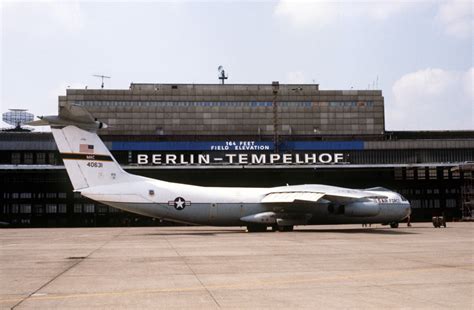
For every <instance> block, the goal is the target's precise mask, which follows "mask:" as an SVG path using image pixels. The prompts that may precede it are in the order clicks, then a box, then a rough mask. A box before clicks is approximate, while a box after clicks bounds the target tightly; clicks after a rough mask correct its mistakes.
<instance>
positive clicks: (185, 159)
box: [137, 153, 345, 165]
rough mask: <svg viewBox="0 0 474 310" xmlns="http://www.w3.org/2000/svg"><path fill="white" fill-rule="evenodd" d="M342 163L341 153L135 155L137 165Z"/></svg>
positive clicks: (342, 156)
mask: <svg viewBox="0 0 474 310" xmlns="http://www.w3.org/2000/svg"><path fill="white" fill-rule="evenodd" d="M344 162H345V159H344V154H343V153H303V154H301V153H298V154H268V153H265V154H247V153H225V154H212V155H211V154H168V153H167V154H137V164H138V165H218V164H221V165H317V164H340V163H344Z"/></svg>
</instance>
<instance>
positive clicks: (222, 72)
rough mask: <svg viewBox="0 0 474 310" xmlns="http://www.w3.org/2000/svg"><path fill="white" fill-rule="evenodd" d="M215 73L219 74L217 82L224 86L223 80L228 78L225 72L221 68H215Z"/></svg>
mask: <svg viewBox="0 0 474 310" xmlns="http://www.w3.org/2000/svg"><path fill="white" fill-rule="evenodd" d="M217 71H218V72H219V80H221V82H222V85H224V82H225V80H227V79H228V78H229V77H228V76H227V75H225V70H224V67H223V66H219V67H218V68H217Z"/></svg>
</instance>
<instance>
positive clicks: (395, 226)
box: [390, 222, 398, 228]
mask: <svg viewBox="0 0 474 310" xmlns="http://www.w3.org/2000/svg"><path fill="white" fill-rule="evenodd" d="M390 227H392V228H398V222H393V223H390Z"/></svg>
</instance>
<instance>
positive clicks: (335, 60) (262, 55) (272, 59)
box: [0, 0, 474, 130]
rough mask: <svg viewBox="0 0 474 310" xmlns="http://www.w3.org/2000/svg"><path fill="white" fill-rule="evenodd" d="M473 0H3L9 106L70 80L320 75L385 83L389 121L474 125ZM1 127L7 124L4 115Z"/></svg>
mask: <svg viewBox="0 0 474 310" xmlns="http://www.w3.org/2000/svg"><path fill="white" fill-rule="evenodd" d="M473 3H474V2H471V1H464V0H445V1H383V0H379V1H316V0H315V1H298V0H280V1H225V0H224V1H101V2H96V1H28V2H25V1H12V0H10V1H9V0H6V1H5V0H4V1H1V2H0V10H1V17H0V18H1V23H0V29H1V31H0V32H1V38H0V40H1V41H0V44H1V48H0V59H1V61H0V71H1V75H0V112H2V113H3V112H6V111H8V109H10V108H25V109H28V110H29V111H30V112H32V113H33V114H35V115H51V114H56V113H57V105H58V103H57V97H58V96H59V95H64V94H65V92H66V89H67V88H84V87H86V86H87V87H88V88H89V89H91V88H99V87H100V79H98V78H96V77H93V75H94V74H103V75H108V76H111V79H109V80H106V81H105V87H106V88H108V89H128V87H129V85H130V83H132V82H134V83H138V82H142V83H218V82H219V81H218V79H217V74H218V72H217V68H218V66H219V65H222V66H223V67H224V68H225V70H226V72H227V73H228V75H229V79H228V80H227V83H271V82H272V81H279V82H280V83H318V84H320V89H324V90H330V89H336V90H340V89H381V90H382V92H383V95H384V97H385V122H386V130H473V129H474V109H473V105H474V85H473V78H474V66H473V57H474V54H473V27H474V8H473ZM0 127H5V124H4V123H1V124H0Z"/></svg>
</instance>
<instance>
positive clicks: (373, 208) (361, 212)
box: [344, 202, 380, 217]
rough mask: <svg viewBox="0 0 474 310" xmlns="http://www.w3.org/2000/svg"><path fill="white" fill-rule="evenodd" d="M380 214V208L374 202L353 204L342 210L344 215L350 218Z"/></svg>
mask: <svg viewBox="0 0 474 310" xmlns="http://www.w3.org/2000/svg"><path fill="white" fill-rule="evenodd" d="M379 212H380V206H379V205H378V204H376V203H374V202H354V203H351V204H348V205H346V206H345V208H344V215H346V216H351V217H369V216H376V215H377V214H379Z"/></svg>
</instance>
